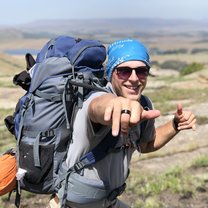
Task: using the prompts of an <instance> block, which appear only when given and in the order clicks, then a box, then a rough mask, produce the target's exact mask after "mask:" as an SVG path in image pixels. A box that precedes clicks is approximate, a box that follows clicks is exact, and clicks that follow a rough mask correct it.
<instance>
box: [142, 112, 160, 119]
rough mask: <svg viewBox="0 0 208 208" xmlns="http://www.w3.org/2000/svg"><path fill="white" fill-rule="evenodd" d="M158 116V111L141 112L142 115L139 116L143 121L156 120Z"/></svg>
mask: <svg viewBox="0 0 208 208" xmlns="http://www.w3.org/2000/svg"><path fill="white" fill-rule="evenodd" d="M159 116H160V111H159V110H148V111H146V110H143V111H142V114H141V119H142V120H145V119H153V118H157V117H159Z"/></svg>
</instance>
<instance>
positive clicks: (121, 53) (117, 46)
mask: <svg viewBox="0 0 208 208" xmlns="http://www.w3.org/2000/svg"><path fill="white" fill-rule="evenodd" d="M107 54H108V61H107V66H106V75H107V77H108V80H109V81H110V80H111V77H112V73H113V70H114V69H115V67H116V66H117V65H119V64H121V63H123V62H126V61H135V60H136V61H142V62H144V63H145V64H146V65H147V66H148V67H150V60H149V54H148V52H147V49H146V48H145V47H144V45H143V44H142V43H141V42H139V41H137V40H133V39H123V40H118V41H116V42H114V43H112V44H110V45H109V47H108V51H107Z"/></svg>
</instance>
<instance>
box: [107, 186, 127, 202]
mask: <svg viewBox="0 0 208 208" xmlns="http://www.w3.org/2000/svg"><path fill="white" fill-rule="evenodd" d="M125 189H126V183H124V184H123V185H122V186H120V187H118V188H116V189H114V190H113V191H112V192H111V193H110V194H109V195H108V197H107V199H108V200H109V201H113V200H115V199H116V198H117V197H118V196H120V195H121V194H122V193H123V192H124V190H125Z"/></svg>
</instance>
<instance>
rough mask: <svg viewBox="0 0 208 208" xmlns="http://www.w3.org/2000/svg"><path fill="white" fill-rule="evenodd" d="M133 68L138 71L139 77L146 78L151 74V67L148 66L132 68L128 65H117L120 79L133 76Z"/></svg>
mask: <svg viewBox="0 0 208 208" xmlns="http://www.w3.org/2000/svg"><path fill="white" fill-rule="evenodd" d="M132 70H134V71H135V72H136V75H137V77H138V78H139V79H146V78H147V76H148V75H149V68H148V67H146V66H139V67H137V68H130V67H128V66H123V67H117V68H116V74H117V76H118V78H119V79H123V80H127V79H128V78H129V77H130V76H131V74H132Z"/></svg>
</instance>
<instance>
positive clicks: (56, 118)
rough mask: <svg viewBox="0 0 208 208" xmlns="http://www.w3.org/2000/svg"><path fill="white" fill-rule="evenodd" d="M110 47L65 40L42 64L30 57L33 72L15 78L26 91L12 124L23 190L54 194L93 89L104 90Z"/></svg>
mask: <svg viewBox="0 0 208 208" xmlns="http://www.w3.org/2000/svg"><path fill="white" fill-rule="evenodd" d="M105 58H106V50H105V47H104V46H103V45H102V44H101V43H100V42H99V41H95V40H84V39H75V38H73V37H68V36H59V37H57V38H55V39H52V40H50V41H49V42H48V43H47V44H46V45H45V46H44V47H43V48H42V50H41V51H40V52H39V53H38V55H37V58H36V60H34V59H33V58H32V56H31V55H29V54H28V55H27V56H26V60H27V70H28V71H24V72H21V73H20V74H18V75H16V76H15V77H14V83H15V84H17V85H20V86H21V87H22V88H23V89H25V90H26V94H25V95H24V96H23V97H22V98H21V99H20V100H19V102H18V104H17V106H16V110H15V113H14V115H13V116H9V117H7V118H6V119H5V122H6V125H7V126H8V129H9V130H10V132H12V133H13V134H14V135H15V137H16V139H17V154H16V157H17V166H18V172H17V177H18V178H19V180H18V184H19V187H20V188H21V189H24V190H27V191H30V192H34V193H39V194H50V193H54V189H55V182H56V179H57V177H58V170H59V168H60V165H61V162H62V160H63V158H64V157H65V155H66V150H67V148H68V145H69V144H70V139H71V134H72V131H73V129H72V127H73V125H72V121H73V118H74V115H75V113H76V110H77V108H79V107H81V106H82V101H83V99H84V97H85V96H86V95H87V94H88V93H89V92H90V91H91V90H103V88H101V87H100V86H101V85H102V81H103V80H104V79H103V75H104V69H103V62H104V60H105Z"/></svg>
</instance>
